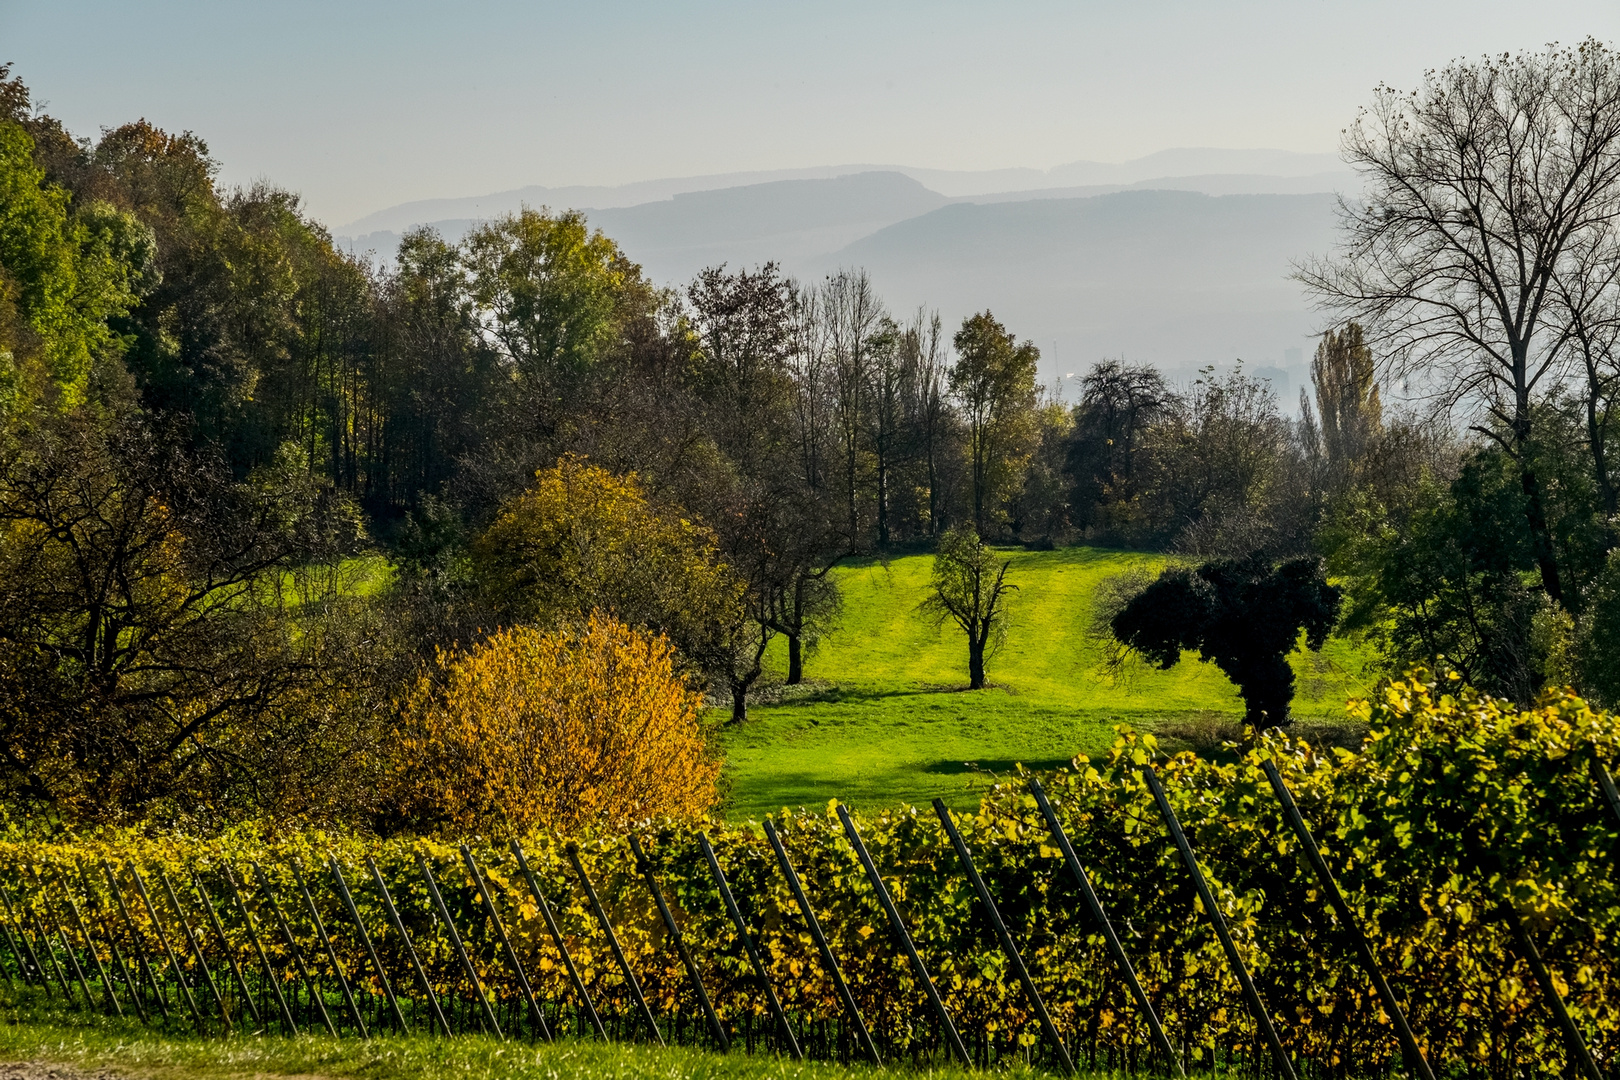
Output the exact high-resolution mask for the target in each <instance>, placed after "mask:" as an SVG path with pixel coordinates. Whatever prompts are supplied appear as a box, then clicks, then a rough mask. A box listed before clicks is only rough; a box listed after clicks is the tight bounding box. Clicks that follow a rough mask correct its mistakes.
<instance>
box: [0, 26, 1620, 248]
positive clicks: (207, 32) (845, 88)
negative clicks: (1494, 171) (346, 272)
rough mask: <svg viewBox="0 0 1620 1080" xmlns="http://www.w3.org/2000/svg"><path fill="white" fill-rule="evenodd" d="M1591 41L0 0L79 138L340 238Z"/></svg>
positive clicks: (992, 141)
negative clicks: (393, 214)
mask: <svg viewBox="0 0 1620 1080" xmlns="http://www.w3.org/2000/svg"><path fill="white" fill-rule="evenodd" d="M1587 36H1595V37H1598V38H1600V39H1603V40H1604V41H1607V42H1610V43H1616V42H1620V3H1617V2H1616V0H1535V2H1533V3H1532V2H1526V0H1515V2H1511V3H1501V2H1497V0H1461V2H1459V0H1422V2H1418V3H1414V2H1412V0H1393V2H1388V0H1364V2H1357V3H1344V2H1327V0H1289V2H1286V3H1245V2H1239V0H1222V2H1220V3H1209V2H1207V0H1206V2H1200V3H1172V2H1166V0H1129V2H1127V0H1115V2H1111V3H1101V2H1090V0H1069V2H1066V3H1016V2H1008V0H1004V2H1000V3H977V4H962V3H950V2H945V0H935V2H930V3H914V2H906V3H899V2H895V3H884V2H881V0H864V2H860V3H843V2H815V0H797V2H794V3H765V2H753V3H696V2H683V0H663V2H660V3H627V2H615V0H586V2H581V0H575V2H573V3H566V4H556V3H544V2H527V3H517V2H486V3H473V2H462V3H455V4H450V3H422V2H418V0H390V2H388V3H358V2H356V3H345V2H342V0H322V2H318V3H316V2H305V0H276V2H275V3H264V2H262V0H261V2H255V3H242V2H235V0H210V2H183V0H147V2H142V3H131V2H129V0H119V2H111V0H105V2H88V0H0V62H4V61H11V62H12V63H13V64H14V65H15V68H14V74H16V75H20V76H21V77H22V78H23V80H24V81H25V82H27V83H28V84H29V86H30V87H32V89H33V91H34V93H35V95H36V98H37V99H40V100H43V101H44V102H45V103H46V105H47V107H48V110H49V111H50V112H51V113H52V114H53V115H55V116H57V117H59V118H61V119H62V120H63V121H64V122H65V123H66V124H67V125H68V127H69V128H70V129H72V130H73V131H75V132H76V133H78V134H82V135H94V134H95V133H96V132H97V131H98V130H99V129H101V128H103V127H110V126H115V125H117V124H119V123H123V122H125V121H128V120H131V119H135V118H137V117H145V118H147V119H148V120H150V121H152V122H153V123H155V124H157V125H159V126H161V127H164V128H168V129H171V130H191V131H194V132H196V133H197V134H198V135H201V136H202V137H203V138H204V139H206V140H207V142H208V144H209V146H210V148H211V150H212V151H213V153H214V156H215V157H216V158H217V159H218V160H219V161H220V162H221V164H222V170H221V174H222V176H223V178H224V179H225V180H226V181H227V182H229V183H247V182H251V181H254V180H259V179H267V180H270V181H273V182H274V183H277V184H279V185H281V186H283V187H287V188H291V189H293V190H295V191H298V192H300V193H301V194H302V195H303V196H304V198H305V200H306V204H307V206H308V208H309V209H310V211H311V212H312V213H313V214H314V215H315V216H316V217H318V218H320V219H322V220H324V221H326V222H327V223H329V224H331V225H333V226H339V227H341V226H342V225H343V224H345V223H347V222H349V221H351V220H353V219H355V218H358V217H360V216H362V215H364V214H366V213H369V212H371V211H375V210H379V209H382V208H384V207H387V206H391V205H393V204H396V203H400V202H405V201H408V200H413V199H422V198H436V197H455V196H469V195H479V194H484V193H487V192H493V191H501V190H507V189H511V188H516V187H522V186H525V185H529V184H542V185H547V186H560V185H566V184H619V183H628V182H631V181H636V180H648V179H655V178H660V177H670V176H688V175H701V174H707V173H719V172H731V171H741V170H754V169H776V168H799V167H807V166H815V165H840V164H848V163H856V162H861V163H872V164H897V165H911V166H917V167H925V168H945V169H992V168H1005V167H1013V166H1026V167H1036V168H1049V167H1051V166H1053V165H1058V164H1063V163H1065V162H1070V161H1076V160H1082V159H1084V160H1094V161H1123V160H1128V159H1131V158H1135V157H1140V156H1143V155H1146V154H1149V153H1152V152H1154V151H1157V150H1163V149H1167V148H1171V147H1182V146H1211V147H1231V148H1259V147H1265V148H1276V149H1284V150H1295V151H1301V152H1321V151H1332V150H1334V149H1336V148H1337V145H1338V137H1339V131H1340V130H1341V129H1342V128H1343V127H1344V126H1345V125H1346V124H1347V123H1349V122H1350V121H1351V120H1352V119H1353V118H1354V116H1355V112H1356V109H1357V107H1358V106H1360V105H1362V104H1364V103H1365V102H1366V101H1367V100H1368V99H1369V98H1370V95H1371V93H1372V90H1373V88H1374V87H1375V86H1377V85H1378V84H1379V83H1380V82H1383V83H1387V84H1389V85H1392V86H1396V87H1400V88H1410V87H1413V86H1415V85H1416V84H1417V83H1418V81H1419V80H1420V79H1421V78H1422V75H1423V72H1424V70H1425V69H1428V68H1432V67H1437V66H1440V65H1443V64H1444V63H1445V62H1446V61H1447V60H1449V59H1451V58H1453V57H1457V56H1478V55H1480V54H1483V53H1496V52H1502V51H1512V50H1520V49H1535V48H1539V47H1541V46H1543V45H1545V44H1546V43H1548V42H1552V41H1561V42H1564V43H1568V44H1573V43H1576V42H1578V41H1579V40H1581V39H1582V38H1584V37H1587Z"/></svg>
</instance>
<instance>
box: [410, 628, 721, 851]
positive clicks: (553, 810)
mask: <svg viewBox="0 0 1620 1080" xmlns="http://www.w3.org/2000/svg"><path fill="white" fill-rule="evenodd" d="M702 710H703V699H702V697H701V695H699V694H696V693H694V692H692V691H691V690H689V689H688V688H687V686H686V684H685V683H684V682H683V681H682V680H681V679H680V677H679V676H678V675H677V673H676V671H675V667H674V663H673V652H672V650H671V648H670V645H669V642H668V641H667V640H666V639H665V638H663V637H660V636H654V635H652V634H649V633H647V632H645V631H642V630H637V629H635V628H633V627H629V626H626V625H625V624H624V623H622V622H620V621H619V620H617V619H615V618H613V617H612V616H609V615H603V614H597V613H593V614H591V616H590V617H589V618H588V620H586V621H585V622H584V623H583V624H578V623H576V624H572V625H567V626H563V627H561V628H558V629H555V630H539V629H535V628H533V627H514V628H513V629H510V630H503V631H501V632H499V633H497V634H494V635H492V636H491V637H489V638H488V639H487V640H485V641H484V642H483V643H482V644H480V645H479V646H478V647H476V648H475V649H473V650H472V651H470V652H466V653H462V652H449V653H441V654H440V657H439V665H438V672H437V678H434V677H432V676H429V675H424V676H423V677H422V679H421V680H420V681H419V682H418V684H417V686H416V689H415V691H414V693H413V694H412V695H411V698H410V701H409V707H408V710H407V715H408V721H407V723H408V726H409V728H410V730H409V733H408V734H407V736H406V738H405V739H404V740H402V750H403V752H404V753H403V756H402V759H401V761H402V767H401V779H402V786H403V789H404V792H405V795H406V801H407V804H408V813H409V814H410V816H411V817H412V818H413V819H415V820H416V821H417V822H418V823H419V824H433V825H438V826H448V827H450V828H453V829H455V830H457V831H460V832H480V833H484V834H486V835H513V834H521V833H525V832H528V831H531V830H533V829H537V828H546V829H553V830H557V831H560V832H575V831H578V830H580V829H583V828H587V827H590V826H592V825H597V826H605V827H607V828H612V829H618V828H623V827H624V826H626V825H627V824H629V823H630V822H634V821H639V820H643V819H646V818H652V817H660V816H669V817H673V818H682V819H693V818H700V817H702V816H704V815H705V814H706V813H707V812H708V811H709V810H710V809H711V808H712V807H713V806H714V805H715V803H716V801H717V800H718V798H719V787H718V784H719V777H720V760H719V757H718V756H717V755H716V754H715V753H714V752H713V750H712V749H711V747H710V746H709V744H708V741H707V739H706V738H705V735H704V731H703V728H702V725H701V723H700V715H701V713H702Z"/></svg>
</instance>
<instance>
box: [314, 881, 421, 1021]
mask: <svg viewBox="0 0 1620 1080" xmlns="http://www.w3.org/2000/svg"><path fill="white" fill-rule="evenodd" d="M326 863H327V866H328V867H330V868H331V871H332V878H333V880H334V881H336V882H337V887H338V896H339V897H341V898H342V900H343V905H344V906H345V907H346V908H348V909H349V918H350V919H351V920H353V922H354V929H355V931H356V932H357V933H358V934H359V935H360V943H361V944H362V945H364V946H365V948H366V955H367V956H369V957H370V958H371V967H372V970H373V971H375V972H376V973H377V981H378V983H380V984H381V985H382V991H383V997H385V998H387V999H388V1007H389V1009H390V1010H392V1011H393V1014H394V1022H395V1023H396V1024H398V1025H399V1030H400V1034H404V1033H405V1032H406V1031H408V1030H409V1028H408V1026H407V1025H406V1023H405V1014H404V1013H402V1012H400V1009H399V1001H398V1000H397V999H396V998H395V997H394V988H393V986H392V985H391V984H390V983H389V982H388V972H387V971H385V970H383V965H382V960H380V959H379V958H378V956H377V949H376V946H374V945H373V944H372V943H371V935H370V934H369V933H367V932H366V924H365V922H364V921H363V920H362V919H361V918H360V909H359V908H358V907H356V906H355V903H354V897H353V896H352V895H350V893H349V883H348V882H347V881H345V880H344V879H343V870H342V868H341V867H339V866H338V861H337V859H336V858H333V857H331V856H328V857H327V860H326Z"/></svg>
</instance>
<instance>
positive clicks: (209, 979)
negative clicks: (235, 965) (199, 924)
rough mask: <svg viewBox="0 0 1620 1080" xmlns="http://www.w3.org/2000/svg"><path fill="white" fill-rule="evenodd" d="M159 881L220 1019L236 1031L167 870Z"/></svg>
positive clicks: (162, 871) (223, 998)
mask: <svg viewBox="0 0 1620 1080" xmlns="http://www.w3.org/2000/svg"><path fill="white" fill-rule="evenodd" d="M158 880H159V881H161V882H162V883H163V891H164V892H166V893H168V894H169V905H170V906H171V907H172V908H173V909H174V917H175V918H176V919H178V920H179V921H180V929H181V931H182V932H183V933H184V934H185V936H186V942H187V944H189V945H190V946H191V952H192V955H194V956H195V957H196V958H197V968H198V970H200V971H201V972H202V976H203V981H204V982H206V983H207V984H208V992H209V993H210V994H212V995H213V997H214V1005H215V1006H216V1007H217V1008H218V1009H219V1018H220V1020H221V1021H223V1022H224V1024H225V1030H226V1031H232V1030H234V1029H235V1025H233V1024H232V1023H231V1014H230V1010H229V1009H227V1008H225V995H223V994H221V993H220V992H219V984H218V983H216V982H214V973H213V972H212V971H209V970H208V957H207V956H206V955H205V954H204V953H203V951H202V945H201V944H200V943H199V942H198V941H197V935H196V934H194V933H192V930H191V922H190V921H189V920H188V919H187V918H186V912H185V909H184V908H182V907H181V906H180V897H179V896H177V895H176V894H175V891H174V883H173V882H171V881H170V880H169V873H168V871H167V870H159V871H158Z"/></svg>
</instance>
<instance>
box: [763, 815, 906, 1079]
mask: <svg viewBox="0 0 1620 1080" xmlns="http://www.w3.org/2000/svg"><path fill="white" fill-rule="evenodd" d="M765 838H766V839H767V840H769V841H770V843H771V847H772V848H773V849H774V850H775V851H776V861H777V864H778V865H779V866H781V868H782V876H784V877H785V878H787V883H788V889H789V891H791V892H792V893H793V900H794V902H795V903H797V904H798V905H799V913H800V914H801V915H803V916H804V921H805V924H806V925H807V926H809V928H810V938H811V940H812V941H814V942H815V943H816V949H817V950H818V951H819V952H820V953H821V962H822V964H824V965H825V966H826V968H827V974H828V975H829V976H830V977H831V978H832V983H833V988H834V989H835V990H837V991H838V1000H839V1002H841V1003H842V1004H843V1006H844V1014H845V1016H847V1017H848V1018H849V1022H850V1025H851V1026H852V1027H853V1028H854V1029H855V1036H856V1042H858V1043H859V1044H860V1047H861V1050H862V1052H863V1053H865V1054H866V1056H867V1057H869V1058H871V1059H872V1064H874V1065H881V1064H883V1056H882V1055H881V1054H879V1053H878V1049H877V1045H876V1044H875V1043H873V1042H872V1033H871V1032H870V1031H868V1030H867V1028H866V1021H865V1020H863V1019H862V1018H861V1010H860V1009H859V1008H857V1007H856V1005H855V995H853V994H851V993H850V992H849V984H848V983H846V982H845V981H844V973H843V971H842V970H840V968H839V966H838V958H837V957H835V956H833V951H832V946H831V945H830V944H828V942H827V935H826V934H825V933H824V932H823V931H822V929H821V920H820V919H818V918H816V911H815V909H814V908H813V907H811V906H810V897H808V896H807V895H805V891H804V885H803V883H802V882H800V881H799V874H798V871H796V870H794V869H793V862H792V860H790V859H789V858H788V853H787V847H786V845H784V844H783V843H782V837H781V836H780V835H778V834H777V831H776V826H775V824H773V823H772V821H771V819H770V818H766V819H765Z"/></svg>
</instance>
